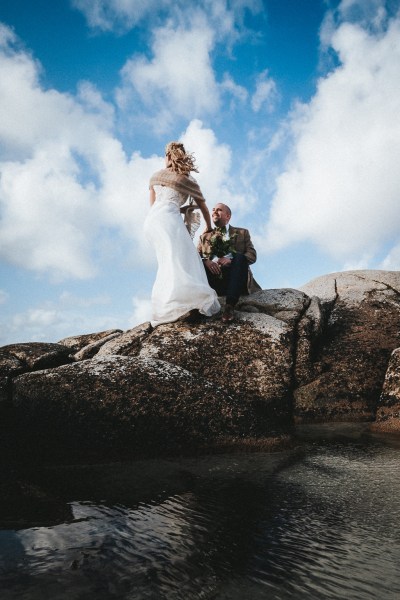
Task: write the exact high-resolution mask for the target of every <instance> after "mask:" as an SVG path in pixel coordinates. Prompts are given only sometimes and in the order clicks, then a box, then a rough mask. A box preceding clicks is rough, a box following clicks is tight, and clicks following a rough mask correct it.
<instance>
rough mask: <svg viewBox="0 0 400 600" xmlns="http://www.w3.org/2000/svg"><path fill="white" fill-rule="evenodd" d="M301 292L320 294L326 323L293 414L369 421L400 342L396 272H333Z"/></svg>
mask: <svg viewBox="0 0 400 600" xmlns="http://www.w3.org/2000/svg"><path fill="white" fill-rule="evenodd" d="M302 291H303V292H305V293H306V294H308V295H316V296H318V298H319V299H320V304H321V307H322V311H323V312H324V313H325V315H326V325H325V327H324V331H323V335H322V336H321V337H320V343H319V344H318V345H317V346H316V347H315V348H314V349H313V350H314V360H313V371H314V374H313V376H312V377H311V378H310V380H309V381H305V382H304V383H303V384H301V383H300V385H299V386H298V387H297V389H296V390H295V392H294V406H295V407H294V416H295V419H296V420H297V421H300V422H301V421H327V420H337V421H339V420H348V421H356V420H373V419H374V418H375V412H376V407H377V403H378V399H379V396H380V393H381V390H382V385H383V381H384V377H385V372H386V368H387V365H388V361H389V357H390V354H391V352H392V350H393V349H395V348H396V347H397V346H399V343H400V339H399V330H400V273H398V272H387V271H348V272H344V273H333V274H331V275H326V276H324V277H319V278H317V279H315V280H314V281H311V282H310V283H308V284H307V285H305V286H304V287H302Z"/></svg>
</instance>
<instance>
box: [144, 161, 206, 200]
mask: <svg viewBox="0 0 400 600" xmlns="http://www.w3.org/2000/svg"><path fill="white" fill-rule="evenodd" d="M153 185H165V186H167V187H170V188H172V189H174V190H176V191H177V192H180V193H181V194H183V195H185V196H191V197H192V198H193V199H194V200H195V201H196V202H205V198H204V196H203V194H202V193H201V189H200V186H199V184H198V183H197V181H196V180H195V179H194V178H193V177H189V176H188V175H183V174H182V173H175V171H172V170H171V169H161V171H157V172H156V173H154V174H153V175H152V176H151V178H150V187H152V186H153Z"/></svg>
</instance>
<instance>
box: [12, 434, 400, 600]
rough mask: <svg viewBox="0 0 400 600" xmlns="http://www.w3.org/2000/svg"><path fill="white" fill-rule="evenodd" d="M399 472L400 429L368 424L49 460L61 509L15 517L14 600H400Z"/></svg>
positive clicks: (41, 482)
mask: <svg viewBox="0 0 400 600" xmlns="http://www.w3.org/2000/svg"><path fill="white" fill-rule="evenodd" d="M399 475H400V440H399V438H390V437H378V436H373V435H371V434H368V433H367V431H366V428H365V427H363V426H361V427H359V428H357V427H355V426H330V427H318V428H312V427H310V428H303V430H300V437H299V440H298V443H297V444H296V446H295V448H293V449H291V450H287V451H285V452H279V453H274V454H265V453H262V454H246V455H236V454H230V455H223V456H214V457H210V456H205V457H201V458H190V459H189V458H184V459H174V460H163V461H154V460H151V461H140V462H136V463H131V464H118V465H103V466H99V465H97V466H86V467H73V468H72V467H71V468H67V467H63V468H61V469H47V470H46V472H42V473H38V474H37V475H36V485H37V486H38V488H37V489H40V490H41V493H43V490H45V491H46V494H48V495H50V496H51V498H52V503H51V505H50V504H49V510H48V513H47V514H46V515H44V514H43V511H42V514H38V515H35V514H30V515H29V517H27V516H26V515H25V516H24V518H23V519H21V521H20V522H19V523H18V522H14V523H13V524H12V526H11V524H10V523H11V522H10V521H8V522H4V521H3V522H2V523H1V525H2V529H1V530H0V598H1V600H11V599H12V600H14V599H27V600H28V599H29V600H36V599H38V600H39V599H40V600H45V599H51V600H59V599H64V598H65V599H67V598H68V600H75V599H76V600H78V599H79V600H89V599H91V600H92V599H94V600H103V599H104V600H105V599H107V600H111V599H114V598H115V599H119V600H125V599H126V600H128V599H129V600H131V599H132V600H133V599H134V600H141V599H151V600H159V599H166V600H170V599H171V600H175V599H176V600H177V599H182V600H192V599H202V600H211V599H212V600H214V599H215V600H224V599H226V600H227V599H229V600H239V599H240V600H246V599H249V600H253V599H254V600H258V599H276V600H286V599H289V598H290V599H307V600H310V599H318V600H323V599H329V600H335V599H343V598H346V599H349V600H357V599H360V600H367V599H384V600H391V599H393V600H394V599H396V600H398V599H399V598H400V476H399ZM38 493H39V492H38ZM28 513H29V510H28ZM33 513H34V511H33ZM14 518H15V517H14ZM27 519H30V520H31V522H28V521H27ZM46 521H47V522H46Z"/></svg>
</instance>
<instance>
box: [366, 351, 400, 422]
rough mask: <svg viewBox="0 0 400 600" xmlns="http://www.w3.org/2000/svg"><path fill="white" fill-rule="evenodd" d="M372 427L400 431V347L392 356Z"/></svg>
mask: <svg viewBox="0 0 400 600" xmlns="http://www.w3.org/2000/svg"><path fill="white" fill-rule="evenodd" d="M372 429H373V430H374V431H385V432H390V433H400V348H397V349H396V350H394V352H393V353H392V355H391V357H390V361H389V367H388V370H387V372H386V377H385V381H384V384H383V389H382V394H381V396H380V398H379V402H378V408H377V411H376V420H375V423H373V425H372Z"/></svg>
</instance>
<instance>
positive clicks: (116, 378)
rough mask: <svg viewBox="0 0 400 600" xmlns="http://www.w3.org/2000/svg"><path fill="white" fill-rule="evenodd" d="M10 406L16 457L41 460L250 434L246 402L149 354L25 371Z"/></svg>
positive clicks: (138, 451) (148, 450) (237, 439)
mask: <svg viewBox="0 0 400 600" xmlns="http://www.w3.org/2000/svg"><path fill="white" fill-rule="evenodd" d="M13 404H14V408H15V411H16V412H17V414H18V417H19V418H18V423H19V439H20V440H21V443H22V444H23V445H24V446H25V448H23V449H22V452H23V454H29V456H30V457H31V458H40V459H41V460H47V461H49V460H50V461H54V459H57V460H61V461H71V460H85V461H91V460H92V459H99V458H108V459H110V458H111V459H112V458H118V457H121V456H123V457H125V458H127V457H132V456H135V457H137V456H152V455H153V456H154V455H162V454H167V453H171V452H177V451H179V452H187V451H194V450H198V449H204V448H207V449H210V448H226V447H229V446H231V445H232V444H237V443H242V440H243V437H244V436H245V437H246V438H247V440H249V438H250V437H251V436H252V435H253V434H254V433H257V432H254V431H253V427H254V426H256V427H257V422H256V419H255V417H254V414H253V413H252V407H250V406H249V405H248V404H246V402H241V401H240V400H239V399H238V398H237V397H236V398H235V397H231V396H229V394H227V392H226V391H225V390H223V389H222V388H221V387H219V386H218V385H215V384H214V383H211V382H209V381H207V380H205V379H203V378H201V377H198V376H196V375H194V374H193V373H190V372H189V371H187V370H185V369H182V368H180V367H178V366H175V365H172V364H171V363H169V362H166V361H162V360H157V359H154V358H136V357H126V356H110V357H101V358H97V359H94V360H86V361H82V362H80V363H75V364H71V365H66V366H63V367H60V368H57V369H51V370H45V371H40V372H35V373H29V374H24V375H21V376H19V377H17V378H16V380H15V382H14V395H13ZM33 424H34V426H33ZM260 443H261V445H262V446H263V445H264V444H263V441H262V440H260Z"/></svg>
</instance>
